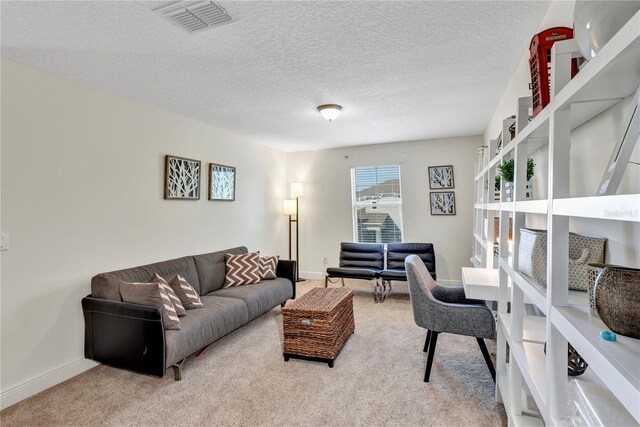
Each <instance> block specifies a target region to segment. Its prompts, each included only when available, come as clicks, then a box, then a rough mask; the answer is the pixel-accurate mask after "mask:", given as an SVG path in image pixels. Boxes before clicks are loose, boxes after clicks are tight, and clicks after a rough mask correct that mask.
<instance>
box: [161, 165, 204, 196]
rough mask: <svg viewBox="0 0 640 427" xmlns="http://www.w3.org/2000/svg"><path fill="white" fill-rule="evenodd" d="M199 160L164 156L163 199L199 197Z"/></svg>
mask: <svg viewBox="0 0 640 427" xmlns="http://www.w3.org/2000/svg"><path fill="white" fill-rule="evenodd" d="M200 166H201V162H200V161H199V160H193V159H185V158H182V157H175V156H170V155H166V156H165V179H164V180H165V186H164V198H165V199H186V200H198V199H200V169H201V168H200Z"/></svg>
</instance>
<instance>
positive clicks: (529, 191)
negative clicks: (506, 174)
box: [504, 181, 533, 202]
mask: <svg viewBox="0 0 640 427" xmlns="http://www.w3.org/2000/svg"><path fill="white" fill-rule="evenodd" d="M513 189H514V185H513V182H505V183H504V194H505V198H506V199H507V200H506V201H507V202H513ZM531 199H533V181H527V182H526V184H525V186H524V200H531Z"/></svg>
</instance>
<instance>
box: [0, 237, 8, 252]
mask: <svg viewBox="0 0 640 427" xmlns="http://www.w3.org/2000/svg"><path fill="white" fill-rule="evenodd" d="M8 250H9V235H8V234H5V233H1V234H0V252H1V251H8Z"/></svg>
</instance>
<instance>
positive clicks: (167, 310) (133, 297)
mask: <svg viewBox="0 0 640 427" xmlns="http://www.w3.org/2000/svg"><path fill="white" fill-rule="evenodd" d="M120 295H122V301H124V302H130V303H132V304H140V305H146V306H149V307H155V308H158V309H160V311H162V322H163V323H164V328H165V329H180V319H178V314H177V313H176V309H175V308H174V307H173V304H172V303H171V300H170V299H169V296H168V295H167V293H166V292H165V291H164V289H162V287H161V286H160V284H159V283H137V282H133V283H131V282H120Z"/></svg>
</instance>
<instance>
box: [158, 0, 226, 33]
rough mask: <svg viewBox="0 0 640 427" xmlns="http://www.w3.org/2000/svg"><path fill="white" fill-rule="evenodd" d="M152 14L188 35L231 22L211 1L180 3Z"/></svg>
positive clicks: (222, 9) (222, 10) (224, 11)
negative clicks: (166, 20)
mask: <svg viewBox="0 0 640 427" xmlns="http://www.w3.org/2000/svg"><path fill="white" fill-rule="evenodd" d="M153 12H155V13H157V14H158V15H160V16H162V17H163V18H165V19H168V20H169V22H171V23H172V24H173V25H175V26H176V27H178V28H181V29H183V30H184V31H186V32H188V33H196V32H198V31H202V30H206V29H207V28H213V27H217V26H220V25H223V24H226V23H228V22H230V21H231V16H229V14H228V13H227V11H226V10H224V8H223V7H221V6H218V5H217V4H215V3H214V2H212V1H202V0H200V1H180V2H177V3H173V4H171V5H169V6H165V7H161V8H159V9H155V10H154V11H153Z"/></svg>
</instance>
